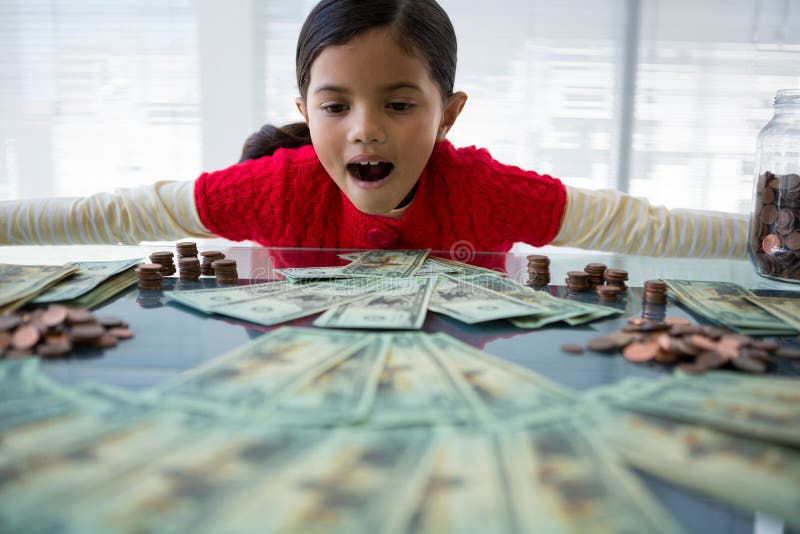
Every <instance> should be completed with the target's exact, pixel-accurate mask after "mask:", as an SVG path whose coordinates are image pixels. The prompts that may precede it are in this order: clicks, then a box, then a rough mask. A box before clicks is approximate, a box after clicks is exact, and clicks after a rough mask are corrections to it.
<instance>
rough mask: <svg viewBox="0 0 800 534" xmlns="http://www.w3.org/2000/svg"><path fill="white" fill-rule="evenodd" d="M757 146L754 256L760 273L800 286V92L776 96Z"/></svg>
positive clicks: (752, 222)
mask: <svg viewBox="0 0 800 534" xmlns="http://www.w3.org/2000/svg"><path fill="white" fill-rule="evenodd" d="M774 108H775V113H774V115H773V116H772V119H770V121H769V122H768V123H767V124H766V126H764V128H762V129H761V132H760V133H759V134H758V140H757V143H756V167H755V188H754V191H753V211H752V212H751V213H750V232H749V240H748V247H747V249H748V254H749V256H750V260H751V261H752V262H753V266H754V267H755V269H756V272H757V273H758V274H760V275H761V276H765V277H767V278H773V279H776V280H780V281H782V282H794V283H800V89H782V90H780V91H778V93H777V94H776V95H775V103H774Z"/></svg>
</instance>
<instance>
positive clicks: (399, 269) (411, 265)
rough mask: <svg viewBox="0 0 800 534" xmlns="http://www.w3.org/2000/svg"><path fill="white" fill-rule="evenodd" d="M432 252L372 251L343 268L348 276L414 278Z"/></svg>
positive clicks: (342, 270)
mask: <svg viewBox="0 0 800 534" xmlns="http://www.w3.org/2000/svg"><path fill="white" fill-rule="evenodd" d="M428 252H430V250H370V251H369V252H365V253H364V254H361V255H360V256H358V257H357V258H356V259H355V260H353V261H352V262H350V263H349V264H347V265H345V266H344V267H342V268H341V271H340V272H342V273H344V274H346V275H347V276H377V277H387V278H390V277H406V276H413V275H414V273H416V272H417V271H418V270H419V269H420V267H422V264H423V263H425V258H427V256H428Z"/></svg>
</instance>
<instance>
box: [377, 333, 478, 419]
mask: <svg viewBox="0 0 800 534" xmlns="http://www.w3.org/2000/svg"><path fill="white" fill-rule="evenodd" d="M475 417H476V416H475V412H474V409H473V408H472V406H471V405H470V403H469V402H468V401H467V399H466V397H465V396H464V394H463V392H462V390H461V389H460V388H459V386H458V384H457V383H456V382H455V381H454V380H453V377H452V376H451V375H450V374H449V373H448V372H447V370H446V369H445V368H443V367H442V365H441V364H440V363H439V360H438V359H437V358H436V357H435V356H434V354H433V349H432V347H431V346H430V345H429V344H428V343H426V336H425V335H424V334H420V333H406V334H396V335H394V336H392V345H391V347H390V349H389V354H388V356H387V358H386V363H385V365H384V368H383V369H382V372H381V375H380V381H379V383H378V390H377V392H376V394H375V401H374V403H373V406H372V410H371V412H370V416H369V423H370V424H372V425H378V426H393V425H412V424H434V423H457V422H470V421H475V420H476V419H475Z"/></svg>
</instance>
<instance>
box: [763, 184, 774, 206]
mask: <svg viewBox="0 0 800 534" xmlns="http://www.w3.org/2000/svg"><path fill="white" fill-rule="evenodd" d="M761 202H763V203H764V204H772V203H773V202H775V190H774V189H772V188H771V187H767V188H766V189H764V190H763V191H762V197H761Z"/></svg>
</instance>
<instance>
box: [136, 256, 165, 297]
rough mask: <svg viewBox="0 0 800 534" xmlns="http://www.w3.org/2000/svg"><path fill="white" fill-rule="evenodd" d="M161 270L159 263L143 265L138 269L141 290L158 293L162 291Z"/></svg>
mask: <svg viewBox="0 0 800 534" xmlns="http://www.w3.org/2000/svg"><path fill="white" fill-rule="evenodd" d="M161 269H162V266H161V265H159V264H158V263H143V264H141V265H139V266H138V267H137V268H136V274H137V275H138V276H139V289H144V290H145V291H158V290H159V289H161V278H162V276H161Z"/></svg>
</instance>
